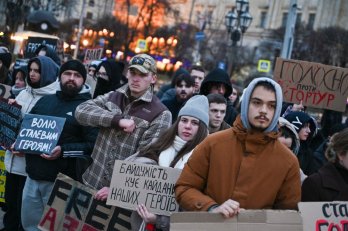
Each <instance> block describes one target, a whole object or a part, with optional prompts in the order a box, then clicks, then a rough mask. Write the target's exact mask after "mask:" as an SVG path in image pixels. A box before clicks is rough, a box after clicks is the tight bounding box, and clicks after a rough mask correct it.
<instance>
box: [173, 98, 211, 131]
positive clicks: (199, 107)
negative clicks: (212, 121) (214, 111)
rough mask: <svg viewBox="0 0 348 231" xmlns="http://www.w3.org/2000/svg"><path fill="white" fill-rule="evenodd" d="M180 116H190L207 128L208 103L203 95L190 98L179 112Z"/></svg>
mask: <svg viewBox="0 0 348 231" xmlns="http://www.w3.org/2000/svg"><path fill="white" fill-rule="evenodd" d="M180 116H192V117H195V118H197V119H199V120H200V121H202V122H203V123H204V124H205V125H206V126H207V127H208V124H209V103H208V99H207V97H206V96H204V95H195V96H192V97H191V98H190V99H189V100H187V102H186V103H185V105H184V106H183V107H182V108H181V110H180V111H179V114H178V117H180Z"/></svg>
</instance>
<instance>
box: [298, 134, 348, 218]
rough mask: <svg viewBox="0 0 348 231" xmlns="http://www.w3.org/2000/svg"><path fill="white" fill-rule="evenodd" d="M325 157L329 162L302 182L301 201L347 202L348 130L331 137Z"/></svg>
mask: <svg viewBox="0 0 348 231" xmlns="http://www.w3.org/2000/svg"><path fill="white" fill-rule="evenodd" d="M325 156H326V158H327V159H328V161H329V162H328V163H327V164H326V165H324V166H323V167H321V168H320V169H319V171H318V172H317V173H314V174H312V175H310V176H309V177H307V178H306V180H305V181H304V182H303V184H302V199H301V200H302V201H348V128H346V129H344V130H342V131H341V132H338V133H336V134H334V135H333V136H332V137H331V139H330V142H329V144H328V147H327V149H326V151H325ZM346 214H347V210H346Z"/></svg>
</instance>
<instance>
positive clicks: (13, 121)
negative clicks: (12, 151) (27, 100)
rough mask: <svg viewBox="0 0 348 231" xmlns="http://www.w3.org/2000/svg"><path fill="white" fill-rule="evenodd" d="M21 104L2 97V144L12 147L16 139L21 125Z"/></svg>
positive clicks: (0, 132) (0, 104) (0, 127)
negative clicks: (9, 102) (11, 102)
mask: <svg viewBox="0 0 348 231" xmlns="http://www.w3.org/2000/svg"><path fill="white" fill-rule="evenodd" d="M21 114H22V113H21V106H20V105H18V104H12V105H10V104H8V100H7V99H3V98H0V145H1V146H4V147H5V148H9V147H11V145H12V144H13V143H14V142H15V141H16V137H17V132H18V129H19V127H20V125H21V120H20V119H21Z"/></svg>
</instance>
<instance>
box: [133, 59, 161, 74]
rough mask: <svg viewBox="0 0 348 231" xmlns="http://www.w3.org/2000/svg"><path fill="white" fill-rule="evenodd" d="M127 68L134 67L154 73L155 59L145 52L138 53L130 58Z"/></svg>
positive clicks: (155, 68)
mask: <svg viewBox="0 0 348 231" xmlns="http://www.w3.org/2000/svg"><path fill="white" fill-rule="evenodd" d="M129 68H135V69H137V70H138V71H140V72H141V73H144V74H147V73H149V72H150V71H151V72H153V73H155V74H156V73H157V67H156V61H155V60H154V59H153V58H152V57H151V56H150V55H147V54H139V55H136V56H134V57H133V58H131V60H130V61H129V67H128V69H129Z"/></svg>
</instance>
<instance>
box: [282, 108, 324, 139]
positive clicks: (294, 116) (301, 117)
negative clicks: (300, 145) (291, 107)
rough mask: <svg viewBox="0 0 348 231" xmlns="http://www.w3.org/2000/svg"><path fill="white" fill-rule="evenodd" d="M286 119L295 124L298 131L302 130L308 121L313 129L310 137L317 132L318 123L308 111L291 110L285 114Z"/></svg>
mask: <svg viewBox="0 0 348 231" xmlns="http://www.w3.org/2000/svg"><path fill="white" fill-rule="evenodd" d="M285 119H286V120H288V121H289V122H290V123H292V125H294V128H295V129H296V131H297V133H299V132H300V130H301V128H303V126H304V125H305V124H306V123H309V127H310V130H311V133H310V137H312V136H313V135H314V134H315V133H316V129H317V125H316V122H315V121H314V119H313V118H312V117H311V116H310V115H309V114H307V113H305V112H302V111H293V112H290V113H289V114H287V115H286V116H285Z"/></svg>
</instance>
